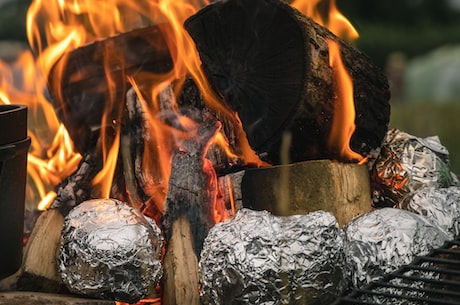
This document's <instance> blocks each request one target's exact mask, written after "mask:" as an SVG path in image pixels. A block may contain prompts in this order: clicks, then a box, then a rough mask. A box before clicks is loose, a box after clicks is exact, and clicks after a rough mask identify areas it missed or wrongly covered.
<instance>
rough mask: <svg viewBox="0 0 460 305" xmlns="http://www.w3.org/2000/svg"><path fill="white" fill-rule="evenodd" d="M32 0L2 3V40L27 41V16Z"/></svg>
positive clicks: (0, 20)
mask: <svg viewBox="0 0 460 305" xmlns="http://www.w3.org/2000/svg"><path fill="white" fill-rule="evenodd" d="M30 2H31V1H30V0H9V1H8V0H4V1H0V40H19V41H26V39H27V36H26V14H27V9H28V7H29V5H30Z"/></svg>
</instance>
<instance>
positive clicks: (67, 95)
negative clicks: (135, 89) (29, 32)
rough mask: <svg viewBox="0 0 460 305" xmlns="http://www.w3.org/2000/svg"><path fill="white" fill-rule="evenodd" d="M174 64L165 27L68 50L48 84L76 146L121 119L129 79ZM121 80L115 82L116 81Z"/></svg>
mask: <svg viewBox="0 0 460 305" xmlns="http://www.w3.org/2000/svg"><path fill="white" fill-rule="evenodd" d="M172 67H173V63H172V59H171V56H170V53H169V50H168V47H167V43H166V40H165V38H164V36H163V33H162V32H161V29H160V26H158V25H152V26H149V27H145V28H141V29H135V30H132V31H130V32H127V33H123V34H119V35H117V36H113V37H109V38H107V39H104V40H101V41H96V42H93V43H91V44H87V45H84V46H82V47H79V48H77V49H75V50H72V51H70V52H68V53H67V54H65V55H64V56H63V57H62V58H61V59H60V60H59V61H58V62H57V63H56V64H55V65H54V67H53V68H52V70H51V72H50V75H49V79H48V88H49V91H50V94H51V97H52V98H53V103H54V109H55V111H56V114H57V115H58V117H59V119H60V120H61V121H62V122H63V123H64V125H65V126H66V128H67V130H68V131H69V134H70V136H71V138H72V140H73V141H74V143H75V146H76V148H77V150H78V151H79V152H80V153H81V154H86V153H87V152H88V151H89V150H91V147H92V146H94V145H95V142H97V139H98V137H99V131H100V129H101V124H102V114H103V113H104V112H106V113H108V114H109V118H108V120H107V121H108V122H110V121H112V120H118V119H120V118H119V113H120V108H119V107H123V104H124V100H125V96H126V92H127V90H128V89H129V88H130V85H129V83H128V81H127V78H128V77H132V78H134V79H137V78H138V77H141V75H142V74H143V73H155V74H161V73H166V72H168V71H170V70H171V69H172ZM114 84H116V85H114Z"/></svg>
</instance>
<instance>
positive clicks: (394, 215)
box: [344, 208, 449, 287]
mask: <svg viewBox="0 0 460 305" xmlns="http://www.w3.org/2000/svg"><path fill="white" fill-rule="evenodd" d="M344 230H345V235H346V242H345V253H346V256H347V265H348V266H349V267H350V271H351V279H352V284H353V286H355V287H362V286H363V285H365V284H368V283H369V282H371V281H374V280H378V279H380V278H381V277H382V276H383V275H385V274H387V273H390V272H393V271H395V270H396V269H398V268H399V267H400V266H402V265H405V264H409V263H410V262H411V261H412V260H413V259H414V258H415V257H416V256H419V255H425V254H427V253H428V252H429V251H430V250H432V249H433V248H437V247H440V246H441V245H442V244H443V243H444V241H446V240H447V239H449V235H448V234H447V232H445V231H444V230H443V229H441V228H440V227H439V226H436V225H434V224H432V223H431V222H429V221H428V220H427V219H426V218H424V217H422V216H420V215H417V214H415V213H411V212H409V211H406V210H401V209H394V208H382V209H378V210H374V211H372V212H369V213H366V214H364V215H362V216H360V217H358V218H356V219H354V220H352V221H351V222H350V223H348V224H347V225H346V226H345V227H344Z"/></svg>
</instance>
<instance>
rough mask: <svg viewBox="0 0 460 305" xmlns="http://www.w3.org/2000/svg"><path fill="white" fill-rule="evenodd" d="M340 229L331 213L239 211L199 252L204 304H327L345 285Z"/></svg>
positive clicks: (342, 240) (210, 236)
mask: <svg viewBox="0 0 460 305" xmlns="http://www.w3.org/2000/svg"><path fill="white" fill-rule="evenodd" d="M343 242H344V234H343V231H342V230H341V229H340V228H339V226H338V223H337V221H336V219H335V218H334V216H332V214H330V213H327V212H323V211H317V212H313V213H310V214H308V215H295V216H286V217H277V216H273V215H272V214H270V213H269V212H266V211H252V210H248V209H242V210H240V211H239V212H238V213H237V214H236V216H235V218H234V219H232V220H229V221H224V222H221V223H219V224H217V225H215V226H214V227H213V228H212V229H211V230H210V232H209V234H208V236H207V238H206V240H205V243H204V247H203V251H202V252H201V259H200V262H199V266H200V270H201V274H202V277H201V281H202V282H201V284H202V291H201V296H202V301H203V303H204V304H216V305H217V304H220V305H222V304H264V305H272V304H273V305H274V304H327V303H329V302H331V301H333V300H334V299H335V298H336V297H337V296H338V295H340V294H341V293H342V292H343V291H344V289H345V288H346V287H348V284H349V282H348V277H347V273H346V272H345V269H346V268H345V265H344V263H345V262H344V252H343V248H344V247H343Z"/></svg>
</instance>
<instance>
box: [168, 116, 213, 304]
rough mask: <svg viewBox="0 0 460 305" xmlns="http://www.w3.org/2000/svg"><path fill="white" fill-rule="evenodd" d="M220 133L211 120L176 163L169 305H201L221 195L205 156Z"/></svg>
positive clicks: (170, 212)
mask: <svg viewBox="0 0 460 305" xmlns="http://www.w3.org/2000/svg"><path fill="white" fill-rule="evenodd" d="M219 128H220V123H219V122H218V121H217V120H216V119H215V118H213V117H211V116H208V117H207V118H205V120H204V121H203V122H202V123H201V124H200V126H199V127H198V131H197V136H196V137H193V138H190V139H185V140H184V142H183V143H182V144H181V145H180V147H179V148H178V149H177V150H176V151H175V152H174V154H173V157H172V169H171V175H170V178H169V187H168V193H167V197H166V202H165V210H164V215H163V219H162V229H163V233H164V234H165V236H166V248H167V250H166V255H165V259H164V262H165V263H164V270H165V275H164V279H163V295H164V299H163V300H164V302H165V304H168V305H176V304H177V305H180V304H194V305H195V304H196V305H198V304H199V293H198V289H199V287H198V284H199V281H198V259H199V257H200V252H201V248H202V245H203V242H204V238H205V237H206V235H207V232H208V231H209V229H210V228H211V226H212V225H213V218H212V215H213V214H212V211H213V208H214V203H215V200H216V195H217V189H216V188H217V178H216V174H215V172H214V169H213V167H212V165H211V164H210V162H209V161H208V160H206V159H205V155H206V150H207V147H208V146H209V142H210V141H211V139H212V138H213V137H214V136H215V134H216V133H217V132H218V130H219Z"/></svg>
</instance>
